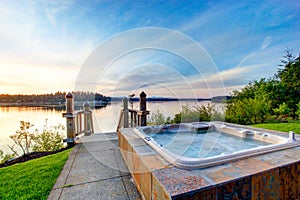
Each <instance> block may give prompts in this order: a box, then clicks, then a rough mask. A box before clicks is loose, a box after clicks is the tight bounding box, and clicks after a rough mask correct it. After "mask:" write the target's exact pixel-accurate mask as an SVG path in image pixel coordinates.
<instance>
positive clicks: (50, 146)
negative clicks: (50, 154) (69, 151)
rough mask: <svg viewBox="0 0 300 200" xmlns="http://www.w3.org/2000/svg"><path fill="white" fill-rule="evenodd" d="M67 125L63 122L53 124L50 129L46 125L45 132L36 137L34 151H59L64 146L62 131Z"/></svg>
mask: <svg viewBox="0 0 300 200" xmlns="http://www.w3.org/2000/svg"><path fill="white" fill-rule="evenodd" d="M64 130H65V127H64V126H63V125H61V124H59V125H58V126H52V127H50V129H49V128H48V127H47V125H45V128H44V129H43V132H42V133H41V134H39V135H37V136H35V137H34V139H33V141H34V146H33V151H37V152H39V151H57V150H59V149H61V148H63V147H64V146H63V135H62V132H63V131H64Z"/></svg>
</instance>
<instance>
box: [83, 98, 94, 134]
mask: <svg viewBox="0 0 300 200" xmlns="http://www.w3.org/2000/svg"><path fill="white" fill-rule="evenodd" d="M83 112H84V135H85V136H88V135H91V134H92V133H93V124H92V123H93V121H92V120H93V119H92V111H91V109H90V105H89V103H88V102H85V103H84V104H83Z"/></svg>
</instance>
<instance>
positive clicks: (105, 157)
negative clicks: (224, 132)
mask: <svg viewBox="0 0 300 200" xmlns="http://www.w3.org/2000/svg"><path fill="white" fill-rule="evenodd" d="M48 199H51V200H52V199H57V200H63V199H127V200H128V199H129V200H131V199H133V200H135V199H137V200H140V199H141V196H140V194H139V192H138V191H137V189H136V187H135V185H134V183H133V181H132V178H131V175H130V173H129V171H128V168H127V166H126V164H125V162H124V160H123V158H122V155H121V153H120V151H119V148H118V141H117V134H116V133H106V134H103V133H101V134H94V135H91V136H84V137H82V138H81V139H80V143H78V144H77V145H76V146H75V147H74V149H73V151H72V152H71V154H70V156H69V158H68V160H67V162H66V164H65V166H64V168H63V170H62V172H61V174H60V176H59V177H58V179H57V181H56V183H55V185H54V187H53V189H52V191H51V193H50V195H49V197H48Z"/></svg>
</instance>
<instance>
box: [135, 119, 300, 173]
mask: <svg viewBox="0 0 300 200" xmlns="http://www.w3.org/2000/svg"><path fill="white" fill-rule="evenodd" d="M134 131H135V133H136V134H137V135H138V136H139V137H141V138H142V139H143V140H144V141H146V143H147V144H149V145H150V146H151V147H152V148H153V149H155V150H156V151H157V152H158V153H159V154H160V155H161V156H163V157H164V158H165V159H166V160H167V161H168V162H170V163H172V164H173V165H174V166H176V167H180V168H204V167H210V166H214V165H219V164H223V163H226V162H230V161H233V160H237V159H242V158H247V157H250V156H255V155H260V154H264V153H269V152H273V151H278V150H283V149H288V148H291V147H295V146H299V145H300V142H299V141H297V140H296V139H295V135H294V133H292V132H291V133H290V135H289V136H288V137H286V136H283V135H278V134H274V133H272V132H271V131H270V132H269V131H261V130H259V129H253V128H248V127H245V126H235V125H233V124H227V123H222V122H196V123H182V124H171V125H161V126H147V127H138V128H135V129H134Z"/></svg>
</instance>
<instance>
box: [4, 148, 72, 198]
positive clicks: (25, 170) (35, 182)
mask: <svg viewBox="0 0 300 200" xmlns="http://www.w3.org/2000/svg"><path fill="white" fill-rule="evenodd" d="M71 151H72V149H68V150H65V151H63V152H60V153H57V154H53V155H49V156H46V157H42V158H38V159H35V160H31V161H27V162H24V163H19V164H15V165H12V166H9V167H4V168H1V169H0V200H2V199H47V198H48V196H49V194H50V192H51V189H52V187H53V185H54V184H55V182H56V179H57V178H58V176H59V174H60V172H61V170H62V168H63V166H64V164H65V162H66V161H67V159H68V157H69V154H70V152H71Z"/></svg>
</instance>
